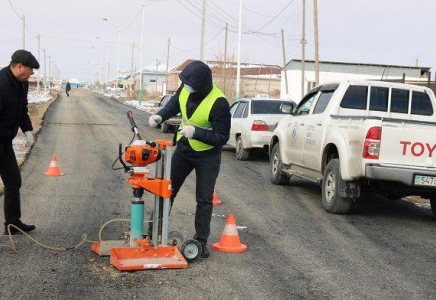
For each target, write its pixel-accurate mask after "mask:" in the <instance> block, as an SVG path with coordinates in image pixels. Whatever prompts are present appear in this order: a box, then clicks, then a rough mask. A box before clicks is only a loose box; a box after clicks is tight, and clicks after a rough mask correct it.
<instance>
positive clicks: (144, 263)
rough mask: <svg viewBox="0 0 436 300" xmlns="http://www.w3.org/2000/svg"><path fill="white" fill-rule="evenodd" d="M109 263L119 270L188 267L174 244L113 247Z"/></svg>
mask: <svg viewBox="0 0 436 300" xmlns="http://www.w3.org/2000/svg"><path fill="white" fill-rule="evenodd" d="M111 264H112V265H114V266H115V267H116V268H117V269H118V270H120V271H136V270H160V269H183V268H187V267H188V263H187V262H186V260H185V258H184V257H183V255H182V254H181V253H180V251H179V249H178V248H177V247H174V246H159V247H157V249H155V248H153V247H150V248H148V249H147V250H145V251H144V250H141V248H113V249H112V251H111Z"/></svg>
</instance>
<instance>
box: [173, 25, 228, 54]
mask: <svg viewBox="0 0 436 300" xmlns="http://www.w3.org/2000/svg"><path fill="white" fill-rule="evenodd" d="M224 30H225V28H223V29H221V31H220V32H218V33H217V34H216V35H215V36H214V37H213V38H211V39H210V40H208V41H207V42H206V43H204V45H207V44H209V43H210V42H212V41H213V40H214V39H216V38H217V37H218V36H219V35H220V34H221V33H222V32H223V31H224ZM171 46H173V47H174V48H176V49H177V50H179V51H183V52H193V51H197V50H198V49H200V47H197V48H195V49H190V50H185V49H180V48H179V47H176V46H175V45H174V44H173V43H172V44H171Z"/></svg>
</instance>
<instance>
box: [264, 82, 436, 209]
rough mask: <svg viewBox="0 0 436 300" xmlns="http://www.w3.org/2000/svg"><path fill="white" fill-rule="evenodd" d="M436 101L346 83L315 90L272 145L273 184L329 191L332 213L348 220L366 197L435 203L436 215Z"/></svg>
mask: <svg viewBox="0 0 436 300" xmlns="http://www.w3.org/2000/svg"><path fill="white" fill-rule="evenodd" d="M435 107H436V99H435V95H434V93H433V92H432V91H431V90H430V89H428V88H425V87H419V86H413V85H406V84H399V83H387V82H378V81H345V82H338V83H329V84H324V85H320V86H317V87H315V88H314V89H312V90H311V91H310V92H309V93H308V94H307V95H306V96H305V97H304V98H303V100H302V101H301V102H300V103H299V104H298V106H297V107H295V108H294V107H292V105H290V104H283V105H282V107H281V109H282V111H283V112H286V113H288V115H287V116H286V117H284V118H283V119H282V120H281V121H280V123H279V124H278V126H277V128H276V129H275V131H274V133H273V136H272V139H271V143H270V147H269V149H270V166H271V180H272V182H273V183H274V184H286V183H288V182H289V178H290V177H291V176H298V177H302V178H305V179H308V180H312V181H315V182H317V183H319V184H321V185H322V204H323V207H324V209H325V210H326V211H328V212H330V213H336V214H345V213H347V212H348V211H349V210H350V208H351V207H352V205H353V203H354V202H355V201H356V200H357V199H358V198H359V197H360V196H361V194H362V193H363V192H367V191H371V192H377V193H380V194H383V195H384V196H386V197H388V198H390V199H393V200H398V199H400V198H402V197H405V196H410V195H415V196H421V197H423V198H427V199H430V202H431V208H432V211H433V213H434V214H435V215H436V110H435Z"/></svg>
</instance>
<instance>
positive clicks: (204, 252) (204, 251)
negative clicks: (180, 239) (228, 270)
mask: <svg viewBox="0 0 436 300" xmlns="http://www.w3.org/2000/svg"><path fill="white" fill-rule="evenodd" d="M199 242H200V244H201V255H200V256H201V258H208V257H209V255H210V252H209V248H208V247H207V242H203V241H199Z"/></svg>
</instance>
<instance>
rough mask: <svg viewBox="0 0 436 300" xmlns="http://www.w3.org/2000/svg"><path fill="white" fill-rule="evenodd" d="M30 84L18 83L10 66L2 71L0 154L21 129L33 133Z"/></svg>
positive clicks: (0, 90) (0, 85)
mask: <svg viewBox="0 0 436 300" xmlns="http://www.w3.org/2000/svg"><path fill="white" fill-rule="evenodd" d="M28 90H29V84H28V83H22V82H20V81H18V80H17V79H16V78H15V76H14V74H12V71H11V69H10V67H9V66H7V67H5V68H3V69H1V70H0V153H1V152H2V150H4V147H5V146H6V145H7V144H9V143H11V142H12V140H13V139H14V138H15V136H16V135H17V132H18V128H21V130H22V131H23V132H26V131H32V130H33V127H32V122H31V121H30V118H29V114H28V110H27V92H28Z"/></svg>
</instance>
